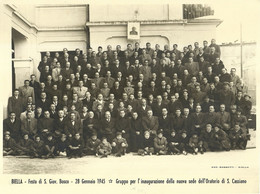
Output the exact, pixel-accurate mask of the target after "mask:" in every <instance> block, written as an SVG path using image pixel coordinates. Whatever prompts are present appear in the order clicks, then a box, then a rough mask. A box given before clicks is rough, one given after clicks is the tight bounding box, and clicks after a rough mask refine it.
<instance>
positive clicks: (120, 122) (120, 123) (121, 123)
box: [115, 116, 130, 134]
mask: <svg viewBox="0 0 260 194" xmlns="http://www.w3.org/2000/svg"><path fill="white" fill-rule="evenodd" d="M115 128H116V131H119V132H122V130H124V131H125V133H126V134H129V133H130V122H129V119H128V118H127V117H126V116H125V117H124V118H122V117H119V118H118V119H117V121H116V125H115Z"/></svg>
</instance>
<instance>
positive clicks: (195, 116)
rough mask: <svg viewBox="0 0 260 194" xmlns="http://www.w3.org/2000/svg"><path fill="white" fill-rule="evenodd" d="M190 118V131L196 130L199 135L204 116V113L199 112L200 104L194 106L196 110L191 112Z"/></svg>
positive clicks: (203, 125) (202, 126)
mask: <svg viewBox="0 0 260 194" xmlns="http://www.w3.org/2000/svg"><path fill="white" fill-rule="evenodd" d="M191 119H192V126H191V130H192V132H196V133H197V134H198V135H200V132H201V130H202V129H203V128H204V127H205V116H204V113H202V112H201V106H200V105H197V106H196V112H194V113H192V114H191Z"/></svg>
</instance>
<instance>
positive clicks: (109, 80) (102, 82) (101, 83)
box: [100, 77, 115, 89]
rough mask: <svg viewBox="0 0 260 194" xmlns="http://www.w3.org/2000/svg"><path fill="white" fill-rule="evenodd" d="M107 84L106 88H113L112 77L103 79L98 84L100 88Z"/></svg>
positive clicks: (113, 80)
mask: <svg viewBox="0 0 260 194" xmlns="http://www.w3.org/2000/svg"><path fill="white" fill-rule="evenodd" d="M105 82H106V83H107V84H108V88H110V89H111V88H112V87H113V86H114V83H115V79H114V78H112V77H109V78H108V77H105V78H104V79H102V81H101V82H100V88H102V87H103V85H104V83H105Z"/></svg>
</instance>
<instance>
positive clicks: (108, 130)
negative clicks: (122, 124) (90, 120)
mask: <svg viewBox="0 0 260 194" xmlns="http://www.w3.org/2000/svg"><path fill="white" fill-rule="evenodd" d="M115 124H116V122H115V119H113V118H111V114H110V112H109V111H106V112H105V118H104V119H103V120H102V121H101V130H100V134H101V136H102V137H106V138H107V140H108V141H109V142H112V140H113V138H114V137H115Z"/></svg>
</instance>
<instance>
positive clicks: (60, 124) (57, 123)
mask: <svg viewBox="0 0 260 194" xmlns="http://www.w3.org/2000/svg"><path fill="white" fill-rule="evenodd" d="M65 124H66V119H65V118H63V120H62V121H61V120H60V119H59V118H57V119H55V120H54V122H53V129H54V131H55V132H56V133H57V134H58V133H60V134H61V133H65V132H64V128H65Z"/></svg>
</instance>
